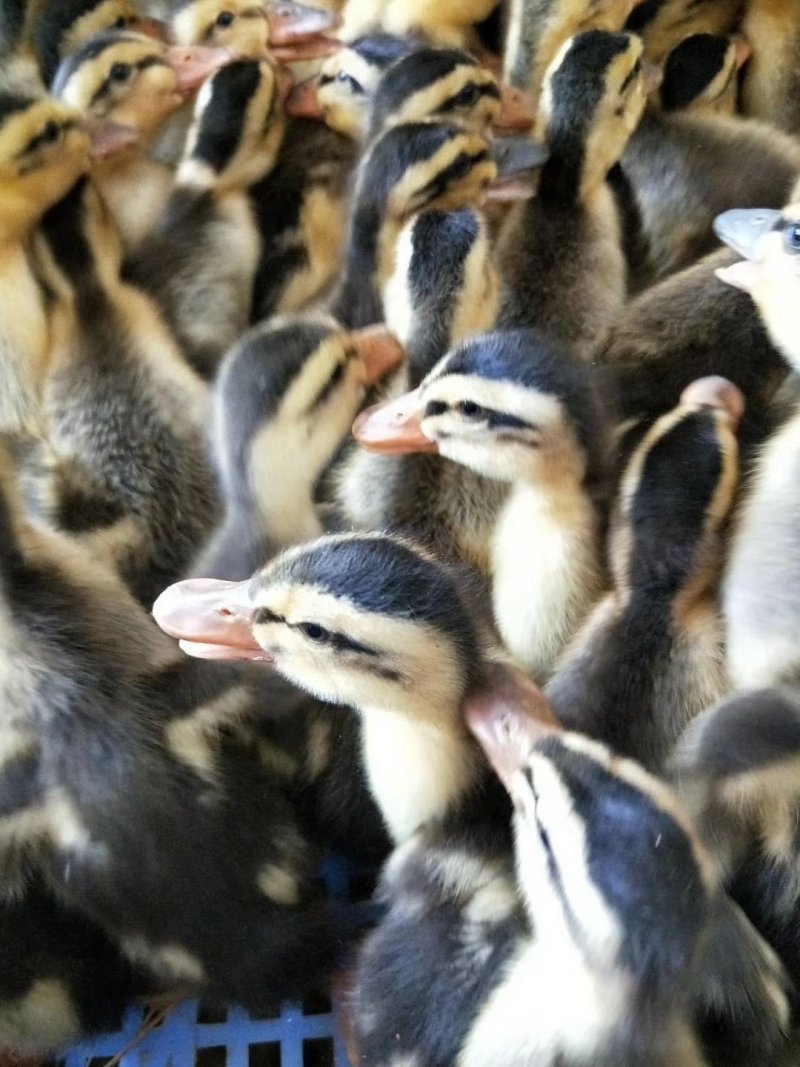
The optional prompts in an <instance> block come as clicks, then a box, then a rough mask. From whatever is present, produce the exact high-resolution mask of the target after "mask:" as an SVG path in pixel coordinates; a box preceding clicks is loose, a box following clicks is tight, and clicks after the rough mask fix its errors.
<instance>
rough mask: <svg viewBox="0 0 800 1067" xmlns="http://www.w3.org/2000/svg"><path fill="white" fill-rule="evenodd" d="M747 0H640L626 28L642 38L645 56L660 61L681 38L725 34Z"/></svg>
mask: <svg viewBox="0 0 800 1067" xmlns="http://www.w3.org/2000/svg"><path fill="white" fill-rule="evenodd" d="M746 2H747V0H699V3H698V0H643V2H642V3H639V4H637V5H636V6H635V7H634V9H633V11H632V12H631V14H630V17H629V18H628V21H627V23H626V27H625V28H626V29H628V30H631V31H632V32H633V33H638V34H640V35H641V37H642V38H643V40H644V50H645V55H646V56H647V58H648V59H649V60H650V61H651V62H652V63H663V61H664V60H665V59H666V57H667V55H668V54H669V53H670V52H671V51H672V50H673V49H674V48H676V47H677V46H678V45H679V44H680V43H681V41H684V40H685V39H686V38H687V37H692V36H694V35H696V34H715V35H716V34H726V33H730V32H731V30H734V29H735V28H736V27H737V26H738V25H739V19H740V17H741V15H742V12H743V11H744V8H745V4H746Z"/></svg>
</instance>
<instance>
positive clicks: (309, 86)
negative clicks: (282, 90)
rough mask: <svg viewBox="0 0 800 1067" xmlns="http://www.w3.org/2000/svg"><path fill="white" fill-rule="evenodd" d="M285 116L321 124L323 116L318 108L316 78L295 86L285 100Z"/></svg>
mask: <svg viewBox="0 0 800 1067" xmlns="http://www.w3.org/2000/svg"><path fill="white" fill-rule="evenodd" d="M286 114H287V115H291V117H292V118H296V119H316V120H317V121H318V122H322V121H323V120H324V118H325V114H324V112H323V110H322V108H321V107H320V103H319V93H318V91H317V80H316V78H309V79H308V80H307V81H304V82H300V84H299V85H295V87H294V89H292V91H291V93H289V96H288V98H287V100H286Z"/></svg>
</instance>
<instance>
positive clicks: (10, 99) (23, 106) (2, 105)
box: [0, 93, 36, 127]
mask: <svg viewBox="0 0 800 1067" xmlns="http://www.w3.org/2000/svg"><path fill="white" fill-rule="evenodd" d="M35 103H36V100H35V99H34V98H33V97H24V96H17V95H16V94H12V93H0V127H2V126H3V125H4V124H5V122H6V120H7V119H10V118H11V116H12V115H18V114H19V113H20V112H21V111H26V110H27V109H28V108H29V107H32V106H33V105H34V104H35Z"/></svg>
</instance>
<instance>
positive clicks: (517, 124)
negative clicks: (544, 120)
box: [492, 85, 536, 133]
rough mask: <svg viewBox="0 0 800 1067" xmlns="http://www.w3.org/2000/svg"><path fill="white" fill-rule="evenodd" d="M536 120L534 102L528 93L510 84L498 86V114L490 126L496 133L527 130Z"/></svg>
mask: <svg viewBox="0 0 800 1067" xmlns="http://www.w3.org/2000/svg"><path fill="white" fill-rule="evenodd" d="M535 120H536V102H535V100H534V99H533V97H532V96H531V94H530V93H525V92H523V91H522V90H521V89H515V88H514V87H513V86H512V85H501V86H500V114H499V115H498V116H497V118H496V119H495V121H494V122H493V123H492V126H493V127H494V129H495V130H496V131H497V132H498V133H520V132H524V131H525V130H529V129H530V128H531V126H533V124H534V122H535Z"/></svg>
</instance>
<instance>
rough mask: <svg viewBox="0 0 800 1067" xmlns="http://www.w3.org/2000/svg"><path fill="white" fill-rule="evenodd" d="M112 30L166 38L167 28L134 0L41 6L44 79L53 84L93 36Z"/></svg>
mask: <svg viewBox="0 0 800 1067" xmlns="http://www.w3.org/2000/svg"><path fill="white" fill-rule="evenodd" d="M109 30H121V31H127V32H130V33H136V34H145V35H147V36H149V37H154V38H156V40H160V41H164V40H166V36H167V27H166V25H165V24H164V23H163V22H159V21H158V19H153V18H149V17H147V16H145V15H143V14H142V13H141V12H140V11H139V10H138V8H137V5H136V4H135V3H133V2H132V0H58V3H52V2H46V3H44V4H42V5H41V13H40V15H39V18H38V20H37V21H36V24H35V29H34V48H35V51H36V56H37V58H38V60H39V69H40V71H41V75H42V81H43V82H44V84H45V85H46V86H50V85H51V84H52V81H53V78H54V77H55V75H56V71H57V70H58V68H59V66H60V64H61V62H62V61H63V60H64V59H66V57H67V56H68V55H70V54H71V53H73V52H77V51H78V49H80V48H81V47H82V46H83V45H84V44H86V43H87V42H88V41H89V39H90V38H91V37H94V36H95V35H96V34H99V33H105V32H107V31H109Z"/></svg>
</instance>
